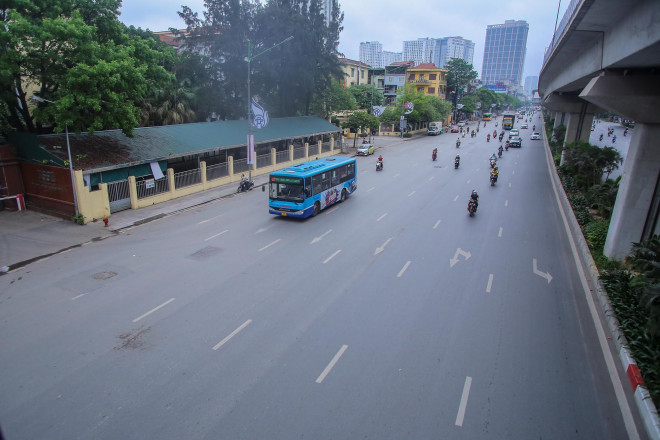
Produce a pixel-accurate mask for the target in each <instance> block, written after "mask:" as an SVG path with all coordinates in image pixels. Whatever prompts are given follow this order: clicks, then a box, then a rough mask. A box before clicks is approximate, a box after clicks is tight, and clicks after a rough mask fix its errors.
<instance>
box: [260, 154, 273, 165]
mask: <svg viewBox="0 0 660 440" xmlns="http://www.w3.org/2000/svg"><path fill="white" fill-rule="evenodd" d="M270 165H271V161H270V153H267V154H260V155H259V156H257V168H262V167H267V166H270Z"/></svg>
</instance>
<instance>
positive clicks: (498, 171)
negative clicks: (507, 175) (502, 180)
mask: <svg viewBox="0 0 660 440" xmlns="http://www.w3.org/2000/svg"><path fill="white" fill-rule="evenodd" d="M490 175H491V177H494V178H495V182H497V176H499V175H500V170H498V169H497V165H495V167H494V168H493V169H492V170H490Z"/></svg>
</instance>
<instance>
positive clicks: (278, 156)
mask: <svg viewBox="0 0 660 440" xmlns="http://www.w3.org/2000/svg"><path fill="white" fill-rule="evenodd" d="M288 161H289V150H283V151H278V152H277V153H275V163H282V162H288Z"/></svg>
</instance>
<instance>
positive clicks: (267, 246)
mask: <svg viewBox="0 0 660 440" xmlns="http://www.w3.org/2000/svg"><path fill="white" fill-rule="evenodd" d="M280 240H281V238H278V239H277V240H275V241H274V242H272V243H269V244H267V245H266V246H264V247H262V248H261V249H259V252H261V251H263V250H264V249H268V248H269V247H271V246H272V245H274V244H276V243H278V242H279V241H280Z"/></svg>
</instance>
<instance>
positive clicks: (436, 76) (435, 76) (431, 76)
mask: <svg viewBox="0 0 660 440" xmlns="http://www.w3.org/2000/svg"><path fill="white" fill-rule="evenodd" d="M437 78H438V74H437V73H429V81H435V80H436V79H437Z"/></svg>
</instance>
